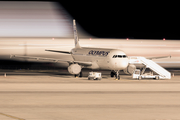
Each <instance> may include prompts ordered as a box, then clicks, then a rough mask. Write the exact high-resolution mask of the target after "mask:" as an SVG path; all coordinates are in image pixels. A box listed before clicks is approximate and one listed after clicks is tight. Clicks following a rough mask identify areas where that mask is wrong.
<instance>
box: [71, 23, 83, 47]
mask: <svg viewBox="0 0 180 120" xmlns="http://www.w3.org/2000/svg"><path fill="white" fill-rule="evenodd" d="M73 30H74V41H75V48H81V47H80V45H79V38H78V33H77V28H76V21H75V20H73Z"/></svg>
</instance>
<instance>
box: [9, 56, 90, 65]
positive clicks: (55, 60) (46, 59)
mask: <svg viewBox="0 0 180 120" xmlns="http://www.w3.org/2000/svg"><path fill="white" fill-rule="evenodd" d="M10 58H20V59H34V60H37V61H39V60H45V61H50V62H68V63H69V64H75V63H77V64H79V65H83V66H91V65H92V62H84V61H72V60H63V59H54V58H43V57H33V56H20V55H10Z"/></svg>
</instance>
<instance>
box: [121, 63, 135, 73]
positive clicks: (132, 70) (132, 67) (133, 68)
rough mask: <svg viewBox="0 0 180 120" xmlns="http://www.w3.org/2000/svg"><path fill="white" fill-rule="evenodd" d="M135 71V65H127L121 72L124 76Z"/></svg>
mask: <svg viewBox="0 0 180 120" xmlns="http://www.w3.org/2000/svg"><path fill="white" fill-rule="evenodd" d="M135 69H136V66H135V65H128V67H127V68H126V69H124V70H123V71H124V73H126V74H133V73H134V71H135Z"/></svg>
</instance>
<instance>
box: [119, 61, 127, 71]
mask: <svg viewBox="0 0 180 120" xmlns="http://www.w3.org/2000/svg"><path fill="white" fill-rule="evenodd" d="M119 64H120V66H119V67H120V68H121V69H125V68H127V66H128V59H122V60H121V61H120V63H119Z"/></svg>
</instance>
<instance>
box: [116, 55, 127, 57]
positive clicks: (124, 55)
mask: <svg viewBox="0 0 180 120" xmlns="http://www.w3.org/2000/svg"><path fill="white" fill-rule="evenodd" d="M113 58H127V56H126V55H114V56H113Z"/></svg>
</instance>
